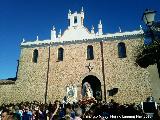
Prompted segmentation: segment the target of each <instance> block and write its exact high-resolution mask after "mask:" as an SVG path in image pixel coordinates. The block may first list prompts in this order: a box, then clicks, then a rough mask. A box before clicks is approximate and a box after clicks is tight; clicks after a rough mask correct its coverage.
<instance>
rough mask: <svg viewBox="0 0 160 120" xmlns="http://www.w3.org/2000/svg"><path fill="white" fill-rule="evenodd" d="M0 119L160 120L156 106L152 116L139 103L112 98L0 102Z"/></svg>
mask: <svg viewBox="0 0 160 120" xmlns="http://www.w3.org/2000/svg"><path fill="white" fill-rule="evenodd" d="M0 114H1V118H0V120H94V119H95V120H106V119H114V120H118V119H142V120H144V119H146V120H148V119H153V120H160V116H159V114H158V108H155V109H153V113H152V115H153V116H152V117H150V116H149V115H148V114H146V113H145V112H144V110H143V109H142V107H141V104H139V105H136V104H125V105H120V104H118V103H116V102H114V101H113V100H112V101H111V102H109V103H107V102H97V103H93V104H87V105H84V104H80V103H79V102H77V103H73V104H70V103H67V104H61V103H60V102H59V101H55V102H54V104H51V103H50V104H43V103H39V102H37V101H34V102H21V103H17V104H8V105H5V104H2V105H1V106H0Z"/></svg>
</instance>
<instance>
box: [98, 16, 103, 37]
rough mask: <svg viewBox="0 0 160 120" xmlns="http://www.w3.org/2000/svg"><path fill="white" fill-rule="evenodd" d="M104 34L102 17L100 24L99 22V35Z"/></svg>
mask: <svg viewBox="0 0 160 120" xmlns="http://www.w3.org/2000/svg"><path fill="white" fill-rule="evenodd" d="M102 34H103V30H102V22H101V19H100V20H99V24H98V35H102Z"/></svg>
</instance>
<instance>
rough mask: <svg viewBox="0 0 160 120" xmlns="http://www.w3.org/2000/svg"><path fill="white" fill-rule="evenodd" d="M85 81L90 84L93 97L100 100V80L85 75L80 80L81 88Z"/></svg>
mask: <svg viewBox="0 0 160 120" xmlns="http://www.w3.org/2000/svg"><path fill="white" fill-rule="evenodd" d="M85 82H88V83H89V84H90V86H91V89H92V91H93V97H94V98H95V99H96V100H98V101H102V90H101V82H100V80H99V79H98V78H97V77H96V76H93V75H89V76H86V77H85V78H84V79H83V81H82V89H83V84H84V83H85Z"/></svg>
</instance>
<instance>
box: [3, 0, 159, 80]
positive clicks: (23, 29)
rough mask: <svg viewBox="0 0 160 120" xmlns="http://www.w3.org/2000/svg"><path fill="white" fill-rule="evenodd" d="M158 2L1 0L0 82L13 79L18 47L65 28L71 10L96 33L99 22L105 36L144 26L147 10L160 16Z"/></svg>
mask: <svg viewBox="0 0 160 120" xmlns="http://www.w3.org/2000/svg"><path fill="white" fill-rule="evenodd" d="M159 5H160V0H0V43H1V47H0V79H5V78H9V77H15V75H16V66H17V60H18V59H19V56H20V43H21V42H22V39H23V38H25V40H26V41H31V40H35V39H36V36H37V35H38V36H39V39H40V40H43V39H49V38H50V30H51V28H52V26H53V25H55V27H56V30H57V31H59V29H62V32H63V31H64V30H65V29H66V28H67V23H68V21H67V13H68V10H69V9H70V10H71V11H72V12H73V11H80V10H81V7H82V6H83V8H84V12H85V21H84V24H85V26H86V27H87V28H89V30H90V28H91V26H92V25H94V27H95V30H97V24H98V22H99V19H101V20H102V24H103V31H104V33H114V32H118V31H119V28H118V27H119V26H120V27H121V29H122V32H123V31H132V30H135V29H138V28H139V25H140V24H141V25H143V26H144V24H143V22H142V21H141V17H142V14H143V11H144V10H145V9H146V8H150V9H154V10H156V11H157V12H158V13H160V7H159Z"/></svg>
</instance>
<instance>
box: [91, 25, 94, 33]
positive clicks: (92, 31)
mask: <svg viewBox="0 0 160 120" xmlns="http://www.w3.org/2000/svg"><path fill="white" fill-rule="evenodd" d="M91 33H92V34H94V27H93V25H92V28H91Z"/></svg>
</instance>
